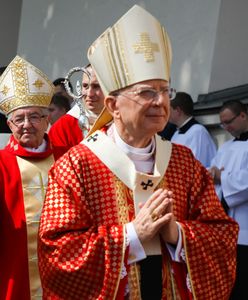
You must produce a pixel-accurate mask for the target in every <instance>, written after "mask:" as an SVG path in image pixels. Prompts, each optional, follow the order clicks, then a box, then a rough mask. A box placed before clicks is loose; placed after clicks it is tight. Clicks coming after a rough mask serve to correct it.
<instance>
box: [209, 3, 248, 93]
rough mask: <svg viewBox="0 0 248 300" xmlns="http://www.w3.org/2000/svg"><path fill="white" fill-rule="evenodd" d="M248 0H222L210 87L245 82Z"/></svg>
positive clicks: (247, 53)
mask: <svg viewBox="0 0 248 300" xmlns="http://www.w3.org/2000/svg"><path fill="white" fill-rule="evenodd" d="M247 13H248V1H247V0H235V1H233V0H224V1H222V5H221V9H220V16H219V21H218V30H217V34H216V43H215V50H214V57H213V61H212V67H211V82H210V87H209V89H210V91H217V90H220V89H226V88H230V87H235V86H238V85H242V84H247V83H248V59H247V55H248V17H247Z"/></svg>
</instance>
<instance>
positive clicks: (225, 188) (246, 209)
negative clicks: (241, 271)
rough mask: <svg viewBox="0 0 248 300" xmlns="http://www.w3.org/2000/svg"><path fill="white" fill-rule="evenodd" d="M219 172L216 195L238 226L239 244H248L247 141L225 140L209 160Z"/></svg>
mask: <svg viewBox="0 0 248 300" xmlns="http://www.w3.org/2000/svg"><path fill="white" fill-rule="evenodd" d="M211 166H216V167H218V168H219V169H220V168H222V167H224V170H223V171H222V172H221V185H216V186H215V188H216V192H217V194H218V197H219V198H220V199H222V197H224V199H225V201H226V203H227V204H228V206H229V211H228V215H229V216H230V217H232V218H233V219H235V220H236V221H237V222H238V224H239V226H240V229H239V237H238V244H239V245H248V141H234V140H229V141H227V142H225V143H224V144H223V145H222V146H221V147H220V149H219V150H218V152H217V155H216V156H215V157H214V159H213V160H212V162H211Z"/></svg>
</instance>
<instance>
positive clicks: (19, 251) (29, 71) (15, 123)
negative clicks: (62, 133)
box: [0, 56, 54, 300]
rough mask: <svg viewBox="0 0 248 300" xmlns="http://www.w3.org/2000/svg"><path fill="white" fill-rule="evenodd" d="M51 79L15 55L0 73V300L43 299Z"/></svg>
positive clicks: (51, 159) (49, 156)
mask: <svg viewBox="0 0 248 300" xmlns="http://www.w3.org/2000/svg"><path fill="white" fill-rule="evenodd" d="M53 89H54V86H53V84H52V82H51V81H50V80H49V79H48V78H47V77H46V75H45V74H43V73H42V72H41V71H40V70H38V69H37V68H36V67H34V66H33V65H32V64H30V63H29V62H27V61H26V60H24V59H23V58H21V57H19V56H16V57H15V58H14V59H13V60H12V61H11V63H10V64H9V66H8V67H7V68H6V70H5V71H4V73H3V74H2V76H1V77H0V109H1V110H2V111H3V112H4V113H5V115H6V116H7V123H8V126H9V127H10V130H11V132H12V135H11V137H10V141H9V143H8V145H7V146H6V147H5V148H4V149H3V150H0V186H1V189H0V199H1V201H0V236H1V238H2V242H1V247H0V270H1V271H0V299H8V300H19V299H22V300H30V299H37V298H39V299H40V298H41V297H42V289H41V284H40V279H39V271H38V265H37V232H38V226H39V217H40V212H41V209H42V205H43V200H44V197H45V192H46V185H47V178H48V170H49V168H50V167H51V165H52V163H53V162H54V158H53V155H52V149H51V147H50V143H49V139H48V136H47V134H46V133H45V132H46V129H47V126H48V105H49V103H50V101H51V98H52V95H53Z"/></svg>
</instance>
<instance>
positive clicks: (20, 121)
mask: <svg viewBox="0 0 248 300" xmlns="http://www.w3.org/2000/svg"><path fill="white" fill-rule="evenodd" d="M45 117H47V116H46V115H42V116H40V115H33V116H28V117H25V118H23V117H18V118H16V119H14V120H10V122H11V123H12V124H14V125H15V126H16V127H22V126H23V125H24V123H25V120H28V122H29V123H31V124H32V125H37V124H40V123H41V120H42V119H44V118H45Z"/></svg>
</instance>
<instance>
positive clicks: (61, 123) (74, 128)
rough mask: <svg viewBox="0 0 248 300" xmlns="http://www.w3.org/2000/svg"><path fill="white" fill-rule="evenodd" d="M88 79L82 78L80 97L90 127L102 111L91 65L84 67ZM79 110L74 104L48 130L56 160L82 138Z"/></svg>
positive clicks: (101, 99) (100, 95)
mask: <svg viewBox="0 0 248 300" xmlns="http://www.w3.org/2000/svg"><path fill="white" fill-rule="evenodd" d="M86 70H87V71H88V73H89V75H90V78H89V77H88V76H87V75H85V74H84V75H83V77H82V95H83V99H82V101H83V102H84V104H83V105H84V106H85V108H86V110H87V111H88V113H90V115H89V114H88V118H89V122H90V125H91V126H92V125H93V123H94V122H95V120H96V118H97V116H98V115H99V114H100V112H101V110H102V109H103V105H104V104H103V101H104V94H103V92H102V90H101V87H100V85H99V83H98V80H97V78H96V75H95V72H94V70H93V69H92V67H91V65H88V66H87V67H86ZM79 117H80V108H79V106H78V105H77V104H76V105H74V107H73V108H72V109H71V110H70V111H68V112H67V114H65V115H64V116H62V117H61V118H60V119H59V120H58V121H57V122H56V123H55V124H54V125H53V126H52V127H51V129H50V130H49V137H50V140H51V143H52V146H53V148H54V149H56V151H55V153H56V159H58V158H59V157H60V156H62V155H63V154H64V153H65V152H66V151H68V150H69V149H70V148H71V147H72V146H75V145H77V144H78V143H80V142H81V141H82V140H83V138H84V136H83V131H82V129H81V128H80V126H79Z"/></svg>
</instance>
